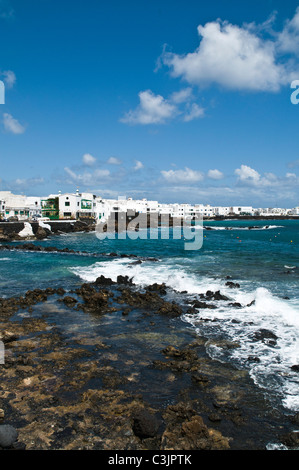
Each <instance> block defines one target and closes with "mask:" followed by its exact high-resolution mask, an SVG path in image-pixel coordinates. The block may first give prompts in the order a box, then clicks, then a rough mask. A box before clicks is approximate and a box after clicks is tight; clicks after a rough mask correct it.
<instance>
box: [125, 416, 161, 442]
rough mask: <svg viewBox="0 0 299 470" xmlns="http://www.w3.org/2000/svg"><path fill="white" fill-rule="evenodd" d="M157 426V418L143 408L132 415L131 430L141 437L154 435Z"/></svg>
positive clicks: (157, 428)
mask: <svg viewBox="0 0 299 470" xmlns="http://www.w3.org/2000/svg"><path fill="white" fill-rule="evenodd" d="M159 426H160V423H159V421H158V419H157V418H156V417H155V416H154V415H152V414H151V413H149V412H148V411H147V410H145V409H142V410H139V411H137V412H136V413H135V414H134V415H133V426H132V428H133V432H134V434H135V436H138V437H140V438H141V439H144V438H147V437H154V436H156V435H157V432H158V430H159Z"/></svg>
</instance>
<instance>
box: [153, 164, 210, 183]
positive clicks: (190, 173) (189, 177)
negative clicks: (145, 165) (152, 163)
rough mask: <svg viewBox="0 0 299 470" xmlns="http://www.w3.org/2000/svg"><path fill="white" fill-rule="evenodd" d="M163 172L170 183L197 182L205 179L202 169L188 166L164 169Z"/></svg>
mask: <svg viewBox="0 0 299 470" xmlns="http://www.w3.org/2000/svg"><path fill="white" fill-rule="evenodd" d="M161 174H162V176H163V178H164V179H165V180H166V181H167V182H168V183H196V182H198V181H202V180H203V174H202V173H201V172H200V171H197V170H192V169H191V168H188V167H185V169H184V170H168V171H165V170H164V171H161Z"/></svg>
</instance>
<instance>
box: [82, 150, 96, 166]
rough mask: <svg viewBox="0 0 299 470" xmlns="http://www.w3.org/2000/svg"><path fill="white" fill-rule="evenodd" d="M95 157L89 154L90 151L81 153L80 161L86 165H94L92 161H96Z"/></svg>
mask: <svg viewBox="0 0 299 470" xmlns="http://www.w3.org/2000/svg"><path fill="white" fill-rule="evenodd" d="M96 160H97V159H96V158H95V157H93V156H92V155H90V153H85V154H84V155H83V158H82V161H83V163H84V165H87V166H92V165H94V163H95V162H96Z"/></svg>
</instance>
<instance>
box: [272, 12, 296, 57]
mask: <svg viewBox="0 0 299 470" xmlns="http://www.w3.org/2000/svg"><path fill="white" fill-rule="evenodd" d="M277 47H278V49H279V50H280V51H281V52H286V53H288V52H290V53H295V54H298V53H299V7H297V9H296V12H295V15H294V17H293V18H292V19H291V20H287V21H286V23H285V26H284V28H283V30H282V31H281V33H279V35H278V39H277Z"/></svg>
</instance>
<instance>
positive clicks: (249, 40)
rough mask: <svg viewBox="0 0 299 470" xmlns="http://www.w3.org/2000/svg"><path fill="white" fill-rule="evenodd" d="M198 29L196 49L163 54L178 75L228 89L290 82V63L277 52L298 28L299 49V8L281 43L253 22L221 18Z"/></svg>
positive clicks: (262, 87)
mask: <svg viewBox="0 0 299 470" xmlns="http://www.w3.org/2000/svg"><path fill="white" fill-rule="evenodd" d="M197 30H198V34H199V36H200V44H199V47H198V48H197V49H196V50H195V51H194V52H191V53H187V54H184V55H179V54H175V53H171V52H164V53H163V62H164V64H165V65H167V66H169V67H170V68H171V71H172V75H173V76H174V77H181V78H183V79H184V80H186V81H187V82H188V83H189V84H193V85H199V86H202V85H210V84H218V85H221V86H223V87H225V88H228V89H234V90H250V91H271V92H275V91H278V90H279V89H280V87H281V86H282V85H285V84H288V83H289V80H290V77H291V73H290V72H289V64H288V63H286V62H281V63H279V62H278V61H277V51H278V46H279V44H280V48H282V44H284V47H285V48H286V41H287V39H286V37H288V38H289V37H292V38H294V33H293V32H294V31H295V32H296V36H295V37H296V38H298V43H297V45H296V49H297V51H298V44H299V10H298V11H297V13H296V15H295V17H294V18H293V20H292V21H291V22H290V24H288V25H286V27H285V29H284V30H283V33H282V34H284V36H281V37H280V40H279V42H278V39H277V37H276V38H275V39H274V40H270V39H263V38H262V37H260V28H258V27H256V28H254V26H253V25H252V24H251V25H244V26H242V27H239V26H237V25H232V24H230V23H229V22H227V21H221V20H217V21H214V22H210V23H206V24H205V25H204V26H202V25H199V26H198V28H197ZM290 30H291V31H292V35H291V34H290ZM297 34H298V36H297ZM296 40H297V39H296Z"/></svg>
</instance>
